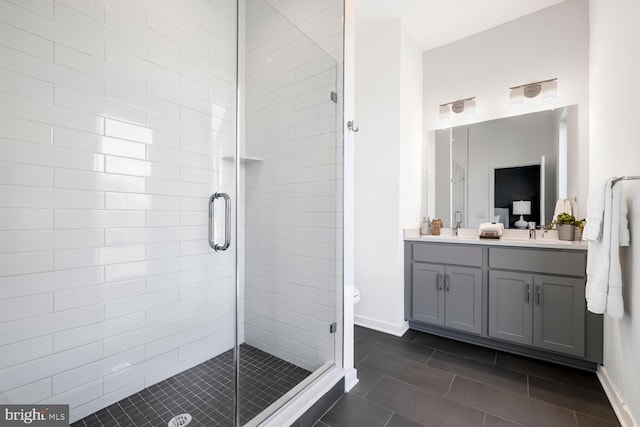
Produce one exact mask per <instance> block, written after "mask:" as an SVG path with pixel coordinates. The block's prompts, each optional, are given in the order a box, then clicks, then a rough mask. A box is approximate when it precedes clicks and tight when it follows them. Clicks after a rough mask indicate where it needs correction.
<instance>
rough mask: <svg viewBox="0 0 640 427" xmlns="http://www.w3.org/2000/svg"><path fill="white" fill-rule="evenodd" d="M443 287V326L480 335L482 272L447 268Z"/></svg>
mask: <svg viewBox="0 0 640 427" xmlns="http://www.w3.org/2000/svg"><path fill="white" fill-rule="evenodd" d="M444 286H445V312H444V313H445V314H444V318H445V322H444V324H445V326H446V327H448V328H453V329H458V330H461V331H465V332H471V333H474V334H480V333H482V270H481V269H479V268H468V267H451V266H447V267H446V269H445V282H444Z"/></svg>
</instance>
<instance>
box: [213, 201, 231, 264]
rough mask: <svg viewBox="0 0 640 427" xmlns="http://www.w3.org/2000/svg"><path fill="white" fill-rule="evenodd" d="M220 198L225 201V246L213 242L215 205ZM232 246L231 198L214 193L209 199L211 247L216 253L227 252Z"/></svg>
mask: <svg viewBox="0 0 640 427" xmlns="http://www.w3.org/2000/svg"><path fill="white" fill-rule="evenodd" d="M219 198H223V199H224V244H223V245H220V244H218V243H216V242H215V241H214V240H213V220H214V213H213V205H214V204H215V202H216V200H217V199H219ZM230 245H231V198H230V197H229V195H228V194H227V193H214V194H212V195H211V197H209V246H211V248H212V249H213V250H214V251H216V252H220V251H226V250H227V249H229V246H230Z"/></svg>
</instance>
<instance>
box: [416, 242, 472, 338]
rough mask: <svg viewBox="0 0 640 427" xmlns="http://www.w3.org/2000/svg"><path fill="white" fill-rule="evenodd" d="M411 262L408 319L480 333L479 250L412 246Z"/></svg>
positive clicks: (446, 246)
mask: <svg viewBox="0 0 640 427" xmlns="http://www.w3.org/2000/svg"><path fill="white" fill-rule="evenodd" d="M427 259H428V260H430V261H433V262H423V261H425V260H427ZM413 261H414V262H413V263H412V284H411V289H412V297H411V318H412V319H414V320H416V321H420V322H424V323H429V324H432V325H437V326H444V327H447V328H450V329H456V330H459V331H463V332H469V333H473V334H480V333H482V268H481V265H482V249H480V248H468V247H462V246H453V245H414V246H413ZM455 264H461V265H455Z"/></svg>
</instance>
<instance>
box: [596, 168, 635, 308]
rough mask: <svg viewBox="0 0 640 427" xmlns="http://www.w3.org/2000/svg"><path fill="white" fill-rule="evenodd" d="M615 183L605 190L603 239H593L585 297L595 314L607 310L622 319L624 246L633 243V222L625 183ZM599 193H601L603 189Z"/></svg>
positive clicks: (609, 182)
mask: <svg viewBox="0 0 640 427" xmlns="http://www.w3.org/2000/svg"><path fill="white" fill-rule="evenodd" d="M611 184H612V181H611V180H609V181H607V184H606V187H605V191H604V200H603V202H604V203H603V206H604V212H603V217H602V222H601V224H602V230H601V233H600V238H599V239H597V240H595V241H593V240H589V252H588V254H587V286H586V289H585V297H586V299H587V309H588V310H589V311H591V312H592V313H597V314H603V313H607V314H608V315H609V316H610V317H612V318H614V319H621V318H622V316H623V315H624V303H623V300H622V269H621V267H620V246H628V245H629V224H628V220H627V203H626V200H625V199H624V197H623V191H622V184H621V183H618V184H616V185H615V186H613V187H612V185H611ZM597 192H600V193H601V191H600V189H598V190H597ZM594 194H596V193H594ZM590 200H591V196H590ZM587 221H588V220H587ZM587 224H588V223H587Z"/></svg>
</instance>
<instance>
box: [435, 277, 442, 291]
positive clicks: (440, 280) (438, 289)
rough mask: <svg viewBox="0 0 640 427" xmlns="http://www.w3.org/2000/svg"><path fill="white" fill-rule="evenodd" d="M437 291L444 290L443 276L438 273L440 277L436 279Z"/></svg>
mask: <svg viewBox="0 0 640 427" xmlns="http://www.w3.org/2000/svg"><path fill="white" fill-rule="evenodd" d="M436 290H437V291H441V290H442V274H440V273H438V277H437V279H436Z"/></svg>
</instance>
